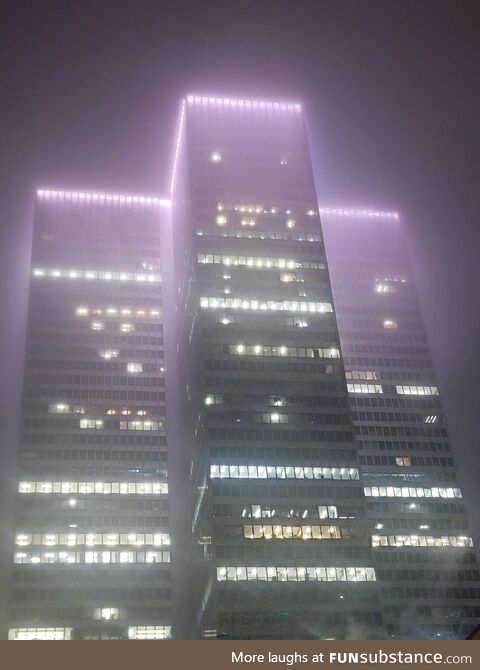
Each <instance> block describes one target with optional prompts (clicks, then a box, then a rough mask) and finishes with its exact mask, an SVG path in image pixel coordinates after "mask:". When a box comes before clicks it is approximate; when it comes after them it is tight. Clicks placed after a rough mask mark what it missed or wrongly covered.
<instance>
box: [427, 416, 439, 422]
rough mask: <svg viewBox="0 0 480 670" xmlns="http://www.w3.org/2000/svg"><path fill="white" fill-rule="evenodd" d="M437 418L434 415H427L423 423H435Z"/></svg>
mask: <svg viewBox="0 0 480 670" xmlns="http://www.w3.org/2000/svg"><path fill="white" fill-rule="evenodd" d="M437 419H438V416H437V415H436V414H429V415H428V416H426V417H425V423H436V422H437Z"/></svg>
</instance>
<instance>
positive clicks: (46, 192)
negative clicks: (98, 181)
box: [37, 188, 170, 207]
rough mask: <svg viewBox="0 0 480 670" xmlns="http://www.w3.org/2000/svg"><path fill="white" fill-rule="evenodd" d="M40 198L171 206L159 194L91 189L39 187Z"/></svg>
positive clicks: (58, 200)
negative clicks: (66, 189)
mask: <svg viewBox="0 0 480 670" xmlns="http://www.w3.org/2000/svg"><path fill="white" fill-rule="evenodd" d="M37 198H38V199H39V200H50V201H54V202H60V201H61V202H74V203H78V202H89V203H92V202H93V203H96V204H101V205H111V204H118V205H141V206H147V207H157V206H160V207H170V200H168V199H166V198H160V197H158V196H145V195H124V194H119V193H94V192H90V191H57V190H52V189H44V188H39V189H37Z"/></svg>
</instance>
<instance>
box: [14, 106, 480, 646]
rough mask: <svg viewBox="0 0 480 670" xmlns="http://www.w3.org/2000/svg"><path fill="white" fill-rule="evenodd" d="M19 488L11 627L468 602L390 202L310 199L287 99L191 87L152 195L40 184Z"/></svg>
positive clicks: (407, 612)
mask: <svg viewBox="0 0 480 670" xmlns="http://www.w3.org/2000/svg"><path fill="white" fill-rule="evenodd" d="M320 219H322V222H323V226H324V230H325V235H326V241H325V244H326V249H327V251H325V244H324V239H323V232H322V226H321V223H320ZM327 257H328V262H329V266H330V270H331V272H332V285H331V284H330V276H329V270H328V268H327ZM161 275H162V276H161ZM332 289H333V297H332ZM337 323H338V326H337ZM164 326H165V327H164ZM164 338H165V342H164ZM165 359H167V366H165V364H164V360H165ZM166 395H167V397H168V403H167V402H166ZM167 413H168V464H169V466H170V469H171V470H173V471H174V473H173V474H174V479H173V481H174V482H175V487H174V488H175V491H174V493H175V499H176V500H177V505H176V515H175V530H176V535H175V538H174V540H175V541H174V542H173V549H174V550H176V553H175V554H174V559H175V560H174V561H173V567H174V570H173V573H172V574H171V567H170V566H171V564H170V528H171V527H172V525H173V523H172V522H171V521H170V516H169V502H168V500H169V498H168V494H169V488H168V487H169V484H168V483H167V482H168V481H170V482H171V481H172V477H167V432H166V425H167V422H166V416H167ZM170 474H171V473H170ZM18 479H19V481H18V495H17V504H16V518H15V544H16V547H15V553H14V564H13V569H12V576H11V597H10V632H9V637H10V639H55V640H62V639H92V638H93V639H113V638H126V639H166V638H168V637H170V635H171V634H172V633H171V627H172V626H174V628H173V635H174V636H175V637H177V638H183V637H199V638H217V639H218V638H257V639H262V638H264V639H267V638H280V639H281V638H294V639H295V638H297V639H305V638H355V637H356V638H369V637H371V638H380V639H381V638H385V637H400V638H404V637H415V638H419V637H420V638H423V637H464V636H465V633H467V632H470V630H471V629H472V628H473V627H474V625H475V623H476V620H477V619H478V616H480V608H479V605H478V602H479V596H480V590H479V587H480V575H479V572H478V568H477V565H476V563H475V556H474V552H473V548H472V542H471V538H470V536H469V532H468V528H467V520H466V515H465V510H464V507H463V500H462V493H461V487H460V485H459V483H458V481H457V473H456V468H455V463H454V460H453V454H452V449H451V446H450V443H449V439H448V434H447V428H446V421H445V417H444V414H443V411H442V407H441V403H440V399H439V395H438V386H437V382H436V379H435V375H434V371H433V368H432V363H431V358H430V354H429V350H428V345H427V342H426V338H425V333H424V330H423V325H422V320H421V315H420V310H419V306H418V302H417V297H416V294H415V288H414V285H413V279H412V273H411V269H410V265H409V262H408V257H407V253H406V250H405V245H404V242H403V239H402V232H401V229H400V223H399V220H398V216H397V215H396V214H395V213H393V212H371V211H364V210H360V211H357V210H346V209H329V208H319V207H318V204H317V199H316V194H315V187H314V181H313V175H312V169H311V164H310V155H309V149H308V142H307V138H306V133H305V128H304V122H303V116H302V110H301V108H300V106H299V105H297V104H292V103H278V102H264V101H255V100H239V99H225V98H216V97H205V96H188V97H187V98H186V99H185V100H184V101H183V103H182V107H181V114H180V123H179V129H178V136H177V141H176V149H175V158H174V163H173V171H172V182H171V201H170V200H162V199H160V198H147V197H142V196H125V195H112V194H102V193H79V192H67V191H52V190H39V191H38V193H37V199H36V205H35V219H34V238H33V253H32V277H31V286H30V303H29V315H28V333H27V348H26V363H25V380H24V393H23V409H22V429H21V439H20V447H19V466H18ZM172 580H173V581H172ZM172 591H174V594H176V598H175V607H173V610H174V611H173V612H172Z"/></svg>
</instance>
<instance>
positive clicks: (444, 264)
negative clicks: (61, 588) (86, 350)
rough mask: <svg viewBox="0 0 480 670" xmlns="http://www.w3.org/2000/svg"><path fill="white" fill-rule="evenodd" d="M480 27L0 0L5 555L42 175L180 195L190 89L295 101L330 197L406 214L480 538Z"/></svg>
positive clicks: (367, 16)
mask: <svg viewBox="0 0 480 670" xmlns="http://www.w3.org/2000/svg"><path fill="white" fill-rule="evenodd" d="M479 34H480V4H479V3H478V2H477V1H476V0H473V1H469V0H451V1H448V2H446V1H443V0H423V1H420V0H418V1H416V2H413V1H408V0H396V1H394V0H390V1H388V0H381V1H376V0H357V1H355V2H352V1H347V0H345V1H342V0H313V1H311V2H308V1H306V0H304V1H302V0H290V1H287V2H282V1H281V0H276V1H269V0H256V1H254V2H251V1H249V0H241V1H239V0H236V2H228V1H226V0H224V1H222V2H216V1H214V0H203V1H198V0H197V2H182V1H181V0H176V1H175V2H171V1H169V0H157V1H156V2H148V1H146V0H135V1H134V2H126V1H122V0H118V1H116V2H109V1H108V0H101V1H99V0H95V1H93V2H92V1H89V0H80V1H79V0H76V1H73V0H62V1H60V2H56V1H54V0H50V1H49V2H42V1H40V0H37V1H36V2H24V1H22V0H13V1H6V0H3V1H2V3H1V5H0V70H1V71H0V87H1V94H0V110H1V127H0V175H1V178H0V184H1V197H0V225H1V233H0V235H1V237H0V251H1V254H2V258H1V264H0V270H1V273H2V278H1V283H0V286H1V295H2V303H1V305H2V313H1V316H0V325H1V330H0V332H1V342H2V346H1V349H0V352H1V355H2V363H1V374H0V381H1V385H2V387H1V393H0V408H1V433H0V434H1V445H0V446H1V466H2V470H1V473H0V474H1V480H0V481H1V486H2V490H3V493H2V498H1V500H0V505H1V507H0V509H1V510H2V513H1V514H2V516H1V523H2V526H1V527H2V535H1V542H2V545H1V548H2V551H5V546H6V545H5V542H6V533H5V529H6V528H7V527H8V520H9V510H10V506H11V503H9V493H10V492H11V491H13V475H14V469H13V468H14V460H15V449H16V441H17V432H18V430H17V429H18V422H19V418H18V413H19V404H20V393H21V375H22V357H23V351H24V330H25V321H26V308H27V286H28V274H29V260H30V259H29V255H30V249H29V245H30V237H31V224H32V204H33V193H34V188H35V187H36V186H50V187H54V188H55V187H65V188H72V189H79V188H85V189H91V190H115V191H117V190H119V191H128V192H138V193H160V194H165V195H168V193H167V184H168V182H169V173H170V170H171V164H172V155H173V141H174V130H175V126H176V122H177V116H178V106H179V99H180V98H181V96H183V95H184V94H186V93H189V92H197V93H213V94H221V95H222V94H223V95H232V96H235V95H236V96H238V97H241V96H245V97H247V96H248V97H261V98H263V99H268V98H277V99H287V100H298V101H300V102H302V103H303V104H304V108H305V115H306V121H307V126H308V132H309V138H310V143H311V150H312V158H313V163H314V169H315V174H316V181H317V191H318V197H319V201H320V202H321V203H322V204H326V205H341V206H343V205H352V206H357V205H360V206H371V207H374V208H375V207H377V208H383V207H385V208H391V209H398V210H399V211H400V213H401V216H402V219H403V221H404V225H405V227H406V229H407V234H408V238H409V243H410V250H411V256H412V260H413V264H414V270H415V276H416V279H417V283H418V290H419V293H420V300H421V303H422V308H423V313H424V317H425V321H426V325H427V330H428V334H429V341H430V345H431V348H432V352H433V357H434V362H435V366H436V370H437V373H438V376H439V385H440V391H441V394H442V396H443V400H444V404H445V407H446V412H447V416H448V418H449V422H450V428H451V434H452V441H453V444H454V447H455V448H456V451H457V454H458V456H459V461H460V474H461V483H462V485H463V489H464V491H465V494H466V498H467V503H468V505H469V507H470V509H471V515H472V522H473V525H474V532H475V534H476V537H477V538H480V512H479V511H478V490H479V486H478V473H479V470H480V444H479V440H478V434H479V432H480V425H479V412H478V404H479V398H480V392H479V389H480V386H479V384H480V382H479V381H478V380H479V379H480V369H479V368H480V365H479V360H480V357H479V355H478V350H477V347H478V341H479V338H478V328H479V324H480V307H479V302H480V301H479V300H478V295H477V291H478V290H479V288H480V273H479V271H478V269H477V265H478V259H477V256H478V255H479V254H480V244H479V242H480V234H479V232H478V226H479V215H478V212H479V211H480V184H479V169H478V168H479V163H480V156H479V153H480V151H479V149H480V142H479V140H480V132H479V127H480V126H479V120H480V77H479V71H480V40H479ZM359 225H361V222H359ZM0 595H1V590H0ZM0 619H1V617H0ZM0 625H1V620H0Z"/></svg>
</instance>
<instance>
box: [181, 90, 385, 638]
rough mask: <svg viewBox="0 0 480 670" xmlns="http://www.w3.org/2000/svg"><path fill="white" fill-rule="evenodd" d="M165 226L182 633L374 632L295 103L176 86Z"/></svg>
mask: <svg viewBox="0 0 480 670" xmlns="http://www.w3.org/2000/svg"><path fill="white" fill-rule="evenodd" d="M172 221H173V240H174V246H175V261H176V275H177V284H178V285H177V292H176V294H177V298H178V315H179V320H178V329H179V332H178V339H179V347H180V349H179V351H180V356H179V359H180V362H181V370H180V373H179V379H180V388H181V395H182V401H183V408H182V419H183V426H184V434H183V440H182V442H183V445H184V448H185V450H186V452H187V453H188V458H187V459H186V460H187V463H186V465H187V470H186V471H187V474H188V485H187V491H190V493H191V499H190V506H189V518H188V529H187V532H188V533H189V534H190V545H189V546H188V545H187V547H188V548H186V553H191V555H192V562H191V566H190V570H191V571H192V573H193V576H194V579H193V581H192V588H191V589H189V590H188V592H187V594H186V597H187V598H188V601H189V603H190V610H191V612H192V620H191V625H190V630H189V634H190V635H192V636H197V637H216V638H219V637H220V638H221V637H230V638H250V637H251V638H323V637H344V636H350V637H352V636H354V637H355V636H358V637H383V635H384V630H383V625H382V624H383V622H382V615H381V611H380V610H381V608H380V604H379V598H378V588H377V582H376V575H375V570H374V568H373V560H372V548H371V538H370V535H371V533H370V529H369V526H368V522H367V518H366V499H365V497H364V495H363V490H362V486H361V482H360V479H359V461H358V456H357V451H356V449H355V444H354V442H353V435H352V425H351V419H350V411H349V407H348V396H347V390H346V385H345V376H344V370H343V363H342V359H341V355H340V347H339V337H338V331H337V326H336V321H335V314H334V310H333V306H332V295H331V288H330V282H329V277H328V271H327V267H326V259H325V249H324V245H323V241H322V232H321V226H320V219H319V212H318V205H317V199H316V195H315V188H314V182H313V175H312V170H311V164H310V156H309V149H308V144H307V139H306V134H305V129H304V122H303V116H302V111H301V108H300V106H299V105H296V104H283V103H282V104H280V103H264V102H255V101H241V100H227V99H214V98H201V97H196V96H189V97H188V98H187V99H186V100H185V101H184V103H183V106H182V112H181V121H180V131H179V138H178V144H177V156H176V165H175V168H174V179H173V190H172Z"/></svg>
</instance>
